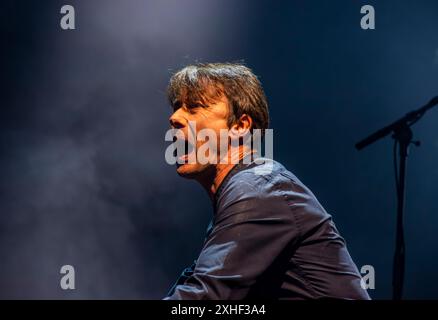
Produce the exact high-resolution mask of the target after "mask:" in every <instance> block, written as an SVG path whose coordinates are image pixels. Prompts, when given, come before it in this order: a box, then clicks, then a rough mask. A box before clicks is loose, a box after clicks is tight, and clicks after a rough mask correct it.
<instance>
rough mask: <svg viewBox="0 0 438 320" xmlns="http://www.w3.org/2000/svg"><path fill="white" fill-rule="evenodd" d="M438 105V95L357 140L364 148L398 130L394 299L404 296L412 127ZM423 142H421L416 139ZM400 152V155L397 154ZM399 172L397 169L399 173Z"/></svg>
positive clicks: (395, 134) (395, 133) (359, 145)
mask: <svg viewBox="0 0 438 320" xmlns="http://www.w3.org/2000/svg"><path fill="white" fill-rule="evenodd" d="M436 105H438V96H436V97H434V98H432V99H431V100H430V101H429V102H428V103H427V104H426V105H424V106H423V107H421V108H419V109H417V110H414V111H411V112H409V113H407V114H406V115H405V116H404V117H402V118H400V119H398V120H397V121H395V122H393V123H391V124H389V125H387V126H385V127H383V128H382V129H380V130H377V131H376V132H374V133H373V134H371V135H369V136H368V137H366V138H365V139H363V140H361V141H359V142H358V143H356V148H357V149H358V150H361V149H363V148H365V147H367V146H369V145H370V144H372V143H374V142H376V141H377V140H379V139H382V138H383V137H386V136H387V135H389V134H391V133H394V134H393V136H392V137H393V138H394V139H395V140H396V141H397V144H398V145H399V147H400V154H399V155H400V169H399V172H398V177H397V179H396V181H397V186H396V189H397V225H396V236H395V253H394V262H393V275H392V286H393V299H394V300H401V298H402V296H403V280H404V273H405V239H404V230H403V213H404V209H405V208H404V206H405V185H406V161H407V157H408V151H409V145H410V144H411V143H412V142H413V141H412V130H411V128H410V126H412V125H413V124H414V123H416V122H417V121H418V120H420V119H421V117H422V116H423V115H424V114H425V113H426V111H428V110H429V109H431V108H433V107H434V106H436ZM414 144H415V145H417V146H419V142H414ZM395 156H396V155H395ZM396 174H397V173H396Z"/></svg>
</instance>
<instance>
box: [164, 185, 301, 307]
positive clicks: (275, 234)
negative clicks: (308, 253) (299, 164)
mask: <svg viewBox="0 0 438 320" xmlns="http://www.w3.org/2000/svg"><path fill="white" fill-rule="evenodd" d="M255 190H256V187H254V186H251V191H250V192H246V193H245V192H244V193H241V194H245V195H246V196H244V197H235V198H234V199H233V200H228V201H226V203H225V204H224V205H223V206H222V209H221V210H220V211H218V214H217V216H216V221H215V222H214V224H213V228H212V231H211V233H210V234H209V235H208V236H207V238H206V240H205V242H204V246H203V248H202V250H201V253H200V255H199V257H198V259H197V260H196V265H195V267H194V270H193V273H191V274H190V276H188V277H187V278H186V279H185V281H184V283H183V284H179V285H177V286H176V287H175V288H174V290H173V293H172V295H170V296H168V297H166V298H165V299H167V300H186V299H189V300H197V299H209V300H212V299H221V300H222V299H224V300H227V299H243V298H245V297H246V296H247V294H248V292H249V290H250V289H251V287H252V286H253V285H255V284H256V283H257V281H258V279H259V278H260V276H261V275H262V274H263V273H264V272H265V271H266V270H267V268H268V267H269V266H270V265H271V264H272V263H273V262H274V260H275V259H276V258H277V257H278V256H279V255H280V253H281V252H282V251H283V250H284V249H285V248H286V247H288V245H289V244H290V243H293V242H294V241H296V239H297V237H298V228H297V225H296V222H295V221H294V215H293V214H292V212H291V210H290V208H289V207H288V205H287V202H286V201H285V199H284V198H282V196H281V195H280V194H278V195H273V194H270V195H269V196H266V195H261V194H258V193H257V192H255ZM240 191H241V190H240Z"/></svg>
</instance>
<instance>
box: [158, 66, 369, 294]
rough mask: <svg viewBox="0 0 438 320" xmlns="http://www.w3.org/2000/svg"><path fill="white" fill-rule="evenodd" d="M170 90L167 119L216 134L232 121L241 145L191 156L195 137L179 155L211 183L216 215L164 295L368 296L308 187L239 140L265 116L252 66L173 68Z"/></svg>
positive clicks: (189, 170)
mask: <svg viewBox="0 0 438 320" xmlns="http://www.w3.org/2000/svg"><path fill="white" fill-rule="evenodd" d="M168 98H169V101H170V103H171V105H172V107H173V111H174V112H173V114H172V115H171V117H170V125H171V127H172V128H173V129H178V130H180V131H181V132H182V133H184V136H185V137H187V136H188V135H189V133H190V132H189V131H191V127H190V126H189V122H190V123H195V124H196V131H197V132H199V130H202V129H210V130H213V132H215V133H216V134H217V137H220V136H221V134H220V132H221V130H224V129H226V130H228V131H227V132H228V136H227V139H229V140H230V141H231V140H233V141H236V140H237V141H239V143H237V144H233V143H230V144H227V149H226V150H225V151H226V152H225V157H224V153H219V149H220V147H218V148H217V153H218V154H217V155H218V157H219V158H220V160H222V161H214V162H213V161H212V162H208V163H205V161H202V162H201V161H188V159H189V158H190V156H191V155H193V154H192V153H193V152H196V149H197V148H198V147H199V143H200V142H199V141H197V140H195V142H194V145H193V146H192V148H191V149H192V150H190V148H189V149H188V150H187V154H184V155H182V156H180V157H179V160H182V163H180V164H178V165H177V172H178V174H179V175H180V176H182V177H185V178H189V179H195V180H196V181H198V182H199V183H200V184H201V185H202V186H203V187H204V188H205V190H206V191H207V193H208V195H209V196H210V198H211V201H212V204H213V209H214V215H213V219H212V222H211V223H210V225H209V227H208V230H207V234H206V237H205V240H204V244H203V247H202V250H201V252H200V254H199V256H198V258H197V259H196V260H195V262H194V263H193V265H192V266H191V267H189V268H187V269H185V270H184V271H183V273H182V274H181V276H180V277H179V279H178V280H177V281H176V283H175V285H174V286H173V287H172V288H171V290H170V292H169V293H168V295H167V297H166V298H165V299H170V300H173V299H175V300H177V299H320V298H325V299H369V296H368V294H367V292H366V290H364V289H363V288H362V287H361V285H360V280H361V278H360V275H359V272H358V270H357V268H356V266H355V264H354V262H353V261H352V259H351V257H350V255H349V253H348V251H347V247H346V244H345V241H344V239H343V238H342V237H341V236H340V234H339V232H338V230H337V229H336V227H335V224H334V223H333V221H332V217H331V216H330V215H329V214H328V213H327V212H326V211H325V210H324V208H323V207H322V206H321V204H320V203H319V202H318V200H317V199H316V198H315V196H314V195H313V194H312V192H311V191H310V190H309V189H308V188H307V187H306V186H305V185H304V184H303V183H302V182H301V181H300V180H298V178H297V177H296V176H295V175H293V174H292V173H291V172H289V171H288V170H286V169H285V168H284V167H283V166H282V165H281V164H280V163H278V162H276V161H274V160H270V159H267V158H257V157H256V155H257V154H258V151H259V150H255V147H254V146H252V145H251V144H249V145H248V144H246V143H241V142H242V137H244V136H245V135H246V134H248V132H249V133H250V134H252V133H253V132H254V131H255V129H260V130H261V132H262V134H263V133H264V132H265V130H266V129H267V128H268V122H269V117H268V104H267V101H266V97H265V94H264V92H263V89H262V86H261V84H260V82H259V80H258V79H257V77H256V76H255V75H254V74H253V73H252V71H251V70H250V69H249V68H247V67H245V66H244V65H241V64H231V63H207V64H196V65H190V66H187V67H185V68H183V69H182V70H180V71H178V72H177V73H175V74H174V75H173V76H172V78H171V79H170V83H169V87H168ZM224 159H225V160H226V161H223V160H224ZM231 159H238V160H240V161H238V162H239V163H237V164H236V161H231ZM260 159H263V161H260ZM179 162H181V161H179ZM256 169H257V170H256ZM265 169H266V170H265Z"/></svg>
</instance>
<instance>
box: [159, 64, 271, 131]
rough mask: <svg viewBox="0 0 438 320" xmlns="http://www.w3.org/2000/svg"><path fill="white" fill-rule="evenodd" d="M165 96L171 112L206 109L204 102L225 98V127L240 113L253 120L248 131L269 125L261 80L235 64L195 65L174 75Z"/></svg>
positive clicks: (245, 68) (235, 119) (244, 67)
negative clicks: (226, 109) (184, 109)
mask: <svg viewBox="0 0 438 320" xmlns="http://www.w3.org/2000/svg"><path fill="white" fill-rule="evenodd" d="M167 95H168V99H169V102H170V104H171V105H172V107H173V108H174V109H177V108H178V107H180V106H181V104H182V103H185V104H186V106H187V108H190V107H193V106H201V107H205V106H206V102H211V101H214V100H215V99H218V98H219V97H221V96H225V97H226V98H227V100H228V103H229V106H230V111H231V112H230V113H229V116H228V126H229V127H230V126H231V125H233V124H234V123H235V122H236V121H237V120H238V119H239V118H240V117H241V116H242V115H243V114H247V115H248V116H250V117H251V118H252V121H253V127H252V128H251V129H262V135H263V134H264V129H267V128H268V126H269V113H268V103H267V100H266V96H265V93H264V91H263V88H262V85H261V83H260V81H259V80H258V79H257V76H256V75H254V73H253V72H252V71H251V69H249V68H248V67H246V66H244V65H242V64H236V63H198V64H194V65H189V66H186V67H184V68H183V69H181V70H179V71H178V72H176V73H175V74H174V75H173V76H172V77H171V78H170V81H169V86H168V88H167Z"/></svg>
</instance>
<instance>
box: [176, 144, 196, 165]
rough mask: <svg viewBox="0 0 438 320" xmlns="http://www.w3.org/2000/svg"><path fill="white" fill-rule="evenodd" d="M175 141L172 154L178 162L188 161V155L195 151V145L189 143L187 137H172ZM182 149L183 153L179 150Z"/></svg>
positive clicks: (184, 162)
mask: <svg viewBox="0 0 438 320" xmlns="http://www.w3.org/2000/svg"><path fill="white" fill-rule="evenodd" d="M174 140H176V142H175V146H176V148H175V150H174V152H173V155H174V156H175V157H176V158H177V163H178V164H186V163H188V161H189V156H190V155H192V154H193V153H194V151H195V146H194V145H193V144H192V143H190V142H189V141H188V140H187V139H183V138H178V139H174ZM181 151H183V153H182V152H181Z"/></svg>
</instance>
